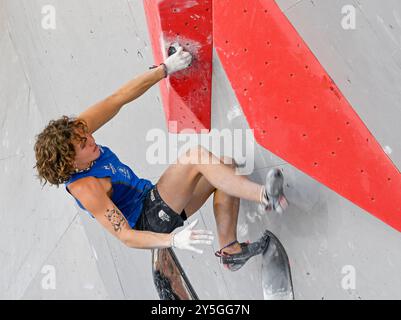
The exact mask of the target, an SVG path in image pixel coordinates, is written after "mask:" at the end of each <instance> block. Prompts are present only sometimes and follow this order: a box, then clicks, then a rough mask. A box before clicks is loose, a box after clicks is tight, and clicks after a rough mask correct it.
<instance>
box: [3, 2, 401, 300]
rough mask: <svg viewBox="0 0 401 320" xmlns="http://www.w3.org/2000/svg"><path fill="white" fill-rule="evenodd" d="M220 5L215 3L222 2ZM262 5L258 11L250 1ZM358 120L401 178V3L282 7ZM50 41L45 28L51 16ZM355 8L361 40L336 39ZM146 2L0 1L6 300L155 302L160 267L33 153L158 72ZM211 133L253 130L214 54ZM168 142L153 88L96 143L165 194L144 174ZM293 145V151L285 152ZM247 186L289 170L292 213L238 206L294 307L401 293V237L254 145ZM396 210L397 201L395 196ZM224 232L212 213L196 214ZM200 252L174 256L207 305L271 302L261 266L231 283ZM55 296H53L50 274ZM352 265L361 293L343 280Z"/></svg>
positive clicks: (346, 34)
mask: <svg viewBox="0 0 401 320" xmlns="http://www.w3.org/2000/svg"><path fill="white" fill-rule="evenodd" d="M217 1H218V0H217ZM255 1H256V0H255ZM277 2H278V4H279V5H280V7H281V8H282V10H283V11H284V12H285V14H286V15H287V17H288V18H289V19H290V21H291V23H292V24H293V25H294V27H295V28H296V29H297V31H298V32H299V33H300V34H301V36H302V37H303V39H304V40H305V42H306V43H307V44H308V46H309V47H310V49H311V50H312V52H313V53H314V54H315V56H316V57H317V58H318V59H319V61H320V63H321V64H322V65H323V67H324V68H325V69H326V70H327V72H328V73H329V75H330V76H331V77H332V78H333V80H334V81H335V83H336V84H337V86H338V87H339V88H340V90H341V91H342V93H343V94H344V95H345V96H346V98H347V99H348V100H349V102H350V103H351V105H352V106H353V107H354V109H355V110H356V112H357V113H358V114H359V116H360V117H361V119H362V120H363V121H364V122H365V124H366V125H367V127H368V128H369V129H370V131H371V132H372V133H373V135H374V136H375V137H376V139H377V140H378V141H379V143H380V144H381V145H382V147H383V148H385V150H386V152H387V153H388V155H389V157H390V158H391V159H392V161H393V162H394V164H395V165H396V166H397V167H398V168H400V167H401V146H400V145H399V143H397V142H398V139H397V138H398V133H400V130H399V126H398V122H399V121H398V119H399V118H400V116H401V111H400V102H401V90H400V89H401V73H400V68H401V52H400V50H401V3H400V2H399V1H397V0H387V1H377V0H313V1H309V0H301V1H297V0H280V1H277ZM47 4H50V5H53V6H54V8H55V9H56V14H57V20H56V21H57V27H56V29H55V30H45V29H43V28H42V26H41V20H42V18H43V14H42V13H41V10H42V7H43V6H44V5H47ZM347 4H351V5H353V6H354V7H355V8H356V29H355V30H344V29H343V28H342V27H341V20H342V18H343V14H342V13H341V8H342V7H343V6H344V5H347ZM149 39H150V37H149V34H148V30H147V26H146V20H145V13H144V10H143V6H142V1H139V0H127V1H123V0H118V1H117V0H115V1H108V0H96V1H95V0H85V1H77V0H70V1H62V0H47V1H42V0H0V57H1V59H0V111H1V113H0V138H1V145H0V172H1V174H2V175H3V179H1V181H2V182H1V183H0V198H1V200H2V206H1V208H0V218H1V221H2V223H1V224H0V239H1V241H0V265H1V267H2V273H1V276H0V298H2V299H31V298H34V299H59V298H62V299H120V298H122V299H157V298H158V296H157V293H156V290H155V289H154V286H153V282H152V275H151V256H150V252H148V251H145V250H142V251H141V250H134V249H129V248H126V247H124V246H123V245H122V244H121V243H119V242H118V241H117V240H116V239H114V238H113V237H112V236H111V235H109V234H108V233H107V232H106V231H104V230H103V229H102V227H101V226H100V225H99V224H97V223H96V221H95V220H93V219H91V218H89V217H88V216H87V215H86V214H85V213H83V212H81V211H79V210H78V209H77V207H76V206H75V203H74V200H73V199H72V198H71V197H70V196H69V195H68V194H67V193H66V192H65V191H64V189H63V188H62V187H60V188H59V189H57V188H55V187H48V186H45V187H44V188H43V189H42V188H41V187H40V185H39V181H38V180H37V179H36V178H35V171H34V170H33V168H32V167H33V165H34V154H33V143H34V136H35V134H38V133H39V132H40V131H41V130H42V128H43V127H44V126H45V125H46V124H47V123H48V121H49V120H51V119H54V118H57V117H59V116H61V115H63V114H66V115H74V114H75V115H76V114H78V113H79V112H81V111H82V110H83V109H84V108H86V107H88V106H89V105H91V104H93V103H94V102H96V101H97V100H100V99H102V98H104V97H106V96H107V95H109V94H111V93H112V92H113V91H114V90H115V89H117V88H118V87H119V86H120V85H122V84H123V83H124V82H126V81H128V80H130V79H131V78H133V77H134V76H135V75H137V74H139V73H141V72H143V71H145V70H147V68H148V66H150V65H152V64H153V59H152V52H151V47H150V42H149ZM213 64H214V70H213V93H212V128H217V129H223V128H229V129H231V130H233V129H236V128H245V129H246V128H248V124H247V123H246V121H245V119H244V117H243V116H241V107H240V106H239V103H238V101H237V100H236V97H235V95H234V93H233V91H232V88H231V86H230V84H229V82H228V80H227V77H226V75H225V72H224V70H223V68H222V66H221V64H220V61H219V59H218V57H217V55H216V54H214V59H213ZM154 128H160V129H162V130H164V131H166V123H165V117H164V114H163V108H162V105H161V99H160V93H159V88H158V87H157V86H155V87H153V88H151V89H150V90H149V91H148V92H147V93H146V94H145V95H143V96H142V97H140V98H139V99H138V100H136V101H134V102H132V103H130V104H129V105H127V106H126V107H125V108H124V109H123V110H122V111H121V112H120V114H119V115H118V116H117V117H116V118H114V119H113V120H112V121H111V122H109V123H108V124H107V125H106V126H104V127H103V128H102V129H100V130H99V131H98V132H96V133H95V138H96V140H97V143H99V144H102V145H106V146H109V147H110V148H111V149H112V150H113V151H114V152H115V153H116V154H117V155H118V156H119V157H120V159H121V160H122V161H123V162H125V163H126V164H128V165H130V166H131V168H132V169H133V170H134V171H135V172H136V173H137V175H138V176H141V177H146V178H148V179H150V180H152V181H153V182H156V181H157V179H158V177H160V175H161V174H162V172H163V170H164V169H165V168H166V166H167V165H165V164H163V165H162V164H160V165H159V164H157V165H149V164H148V163H147V161H146V149H147V147H148V146H149V144H150V142H149V141H146V134H147V132H149V130H151V129H154ZM288 143H291V141H288ZM254 161H255V163H254V164H255V169H254V171H253V172H252V174H251V175H250V178H251V179H253V180H254V181H257V182H263V181H264V176H265V174H266V172H267V171H268V170H269V168H271V167H279V168H281V169H283V172H284V174H285V176H286V181H287V183H286V193H287V195H288V198H289V200H290V202H291V207H290V208H289V210H288V212H286V213H285V214H284V215H281V216H280V215H277V214H274V213H272V214H269V215H261V214H259V213H257V211H256V205H254V204H252V203H249V202H246V201H243V202H242V203H241V212H240V217H239V224H238V234H239V240H241V241H243V240H248V239H249V240H255V239H257V238H258V237H259V236H260V234H261V233H262V232H263V230H264V229H266V228H268V229H269V230H271V231H272V232H274V233H275V234H276V235H277V236H278V237H279V238H280V240H281V241H282V243H283V245H284V246H285V248H286V250H287V253H288V256H289V259H290V262H291V267H292V274H293V281H294V292H295V297H296V298H297V299H376V298H377V299H383V298H389V299H392V298H397V299H400V298H401V295H400V293H399V290H398V288H399V287H400V286H401V277H400V276H399V269H400V267H401V257H400V255H399V248H400V247H401V236H400V234H399V233H398V232H396V231H395V230H394V229H392V228H390V227H389V226H387V225H386V224H384V223H383V222H381V221H379V220H378V219H376V218H374V217H373V216H371V215H370V214H367V213H366V212H365V211H363V210H362V209H360V208H358V207H357V206H355V205H353V204H352V203H350V202H349V201H347V200H345V199H344V198H342V197H340V196H338V195H337V194H336V193H334V192H333V191H331V190H329V189H328V188H326V187H325V186H323V185H321V184H320V183H318V182H316V181H314V180H313V179H311V178H310V177H308V176H306V175H305V174H303V173H302V172H300V171H299V170H297V168H294V167H292V166H291V165H289V164H287V163H286V162H285V161H283V160H282V159H280V158H277V157H276V156H274V155H273V154H271V153H270V152H269V151H267V150H264V149H263V148H261V147H259V146H257V145H255V159H254ZM389 201H391V195H389ZM197 215H198V217H200V218H201V223H200V224H199V225H200V227H207V228H209V229H211V230H213V231H216V228H215V222H214V218H213V212H212V205H211V201H208V203H207V204H206V205H205V206H204V207H203V208H202V209H201V210H200V213H199V214H197ZM218 249H219V248H218V244H217V241H215V243H214V245H213V247H211V248H205V253H204V254H203V255H202V256H199V255H196V254H191V253H188V252H177V255H178V257H179V258H180V261H181V263H182V264H183V266H184V267H185V269H186V270H187V275H188V277H189V278H190V280H191V282H192V284H193V286H194V288H195V290H196V291H197V293H198V295H199V297H200V298H201V299H207V298H208V299H217V298H221V299H262V298H263V294H262V289H261V284H260V278H261V276H260V262H261V260H260V257H256V258H255V259H253V260H251V261H249V262H248V263H247V264H246V265H245V266H244V267H243V268H242V269H241V270H240V271H239V272H237V273H229V272H227V271H225V270H224V269H223V268H222V267H221V266H220V265H219V264H218V261H217V259H216V258H215V257H214V255H213V251H214V250H218ZM49 266H50V267H52V268H54V270H55V272H56V288H55V289H44V288H45V287H46V286H44V279H45V278H46V275H47V274H48V271H47V270H48V268H49ZM346 266H352V267H353V268H354V270H355V275H356V283H355V284H356V287H355V289H344V288H343V286H342V282H343V279H344V277H345V276H347V274H345V273H342V272H343V271H346V270H349V269H347V267H346Z"/></svg>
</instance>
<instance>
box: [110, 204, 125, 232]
mask: <svg viewBox="0 0 401 320" xmlns="http://www.w3.org/2000/svg"><path fill="white" fill-rule="evenodd" d="M105 217H106V218H107V219H108V220H109V221H110V222H111V225H112V226H113V228H114V231H115V232H119V231H121V229H122V227H123V226H124V225H125V223H126V221H125V219H124V216H123V214H122V213H121V212H120V211H119V210H118V209H116V208H113V209H111V210H110V209H107V211H106V214H105Z"/></svg>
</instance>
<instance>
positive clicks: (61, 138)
mask: <svg viewBox="0 0 401 320" xmlns="http://www.w3.org/2000/svg"><path fill="white" fill-rule="evenodd" d="M80 132H83V133H87V132H88V126H87V124H86V122H85V121H84V120H82V119H78V118H76V117H68V116H62V117H61V118H60V119H58V120H51V121H50V122H49V124H48V125H47V126H46V127H45V129H44V130H43V131H42V132H41V133H40V134H38V135H36V142H35V146H34V151H35V157H36V165H35V166H34V167H33V168H36V169H37V172H38V175H37V177H38V178H39V180H40V182H41V183H43V182H44V183H43V185H42V186H45V185H46V183H47V182H48V183H50V184H51V185H56V186H57V187H59V185H60V184H62V183H64V182H66V181H68V180H69V179H70V177H71V175H72V173H73V172H74V166H73V162H74V158H75V155H76V152H75V148H74V144H73V143H74V142H82V141H84V140H86V138H85V137H83V136H81V135H80Z"/></svg>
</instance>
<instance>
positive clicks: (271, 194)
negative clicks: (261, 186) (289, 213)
mask: <svg viewBox="0 0 401 320" xmlns="http://www.w3.org/2000/svg"><path fill="white" fill-rule="evenodd" d="M262 205H263V206H264V209H265V210H269V211H270V210H274V211H276V212H278V213H283V212H284V210H285V209H287V207H288V205H289V203H288V200H287V198H286V197H285V195H284V176H283V173H282V172H281V171H280V170H279V169H276V168H275V169H271V170H270V171H269V172H268V173H267V175H266V184H265V194H264V195H263V199H262Z"/></svg>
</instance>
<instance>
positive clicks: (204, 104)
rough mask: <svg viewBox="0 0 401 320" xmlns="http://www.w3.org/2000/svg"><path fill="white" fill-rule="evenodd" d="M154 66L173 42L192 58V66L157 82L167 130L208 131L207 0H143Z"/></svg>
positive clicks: (209, 18)
mask: <svg viewBox="0 0 401 320" xmlns="http://www.w3.org/2000/svg"><path fill="white" fill-rule="evenodd" d="M144 7H145V12H146V17H147V22H148V28H149V31H150V35H151V40H152V47H153V53H154V58H155V64H157V65H158V64H160V63H161V62H163V61H164V60H165V59H166V58H167V51H168V48H169V46H170V45H171V44H172V43H173V42H178V43H179V44H180V45H181V46H182V47H184V50H186V51H188V52H190V53H191V54H192V56H193V62H192V66H191V67H190V68H188V69H186V70H184V71H180V72H178V73H175V74H173V75H172V76H170V77H169V78H168V79H167V80H166V81H162V82H160V89H161V94H162V99H163V106H164V111H165V114H166V118H167V121H168V130H169V132H172V133H179V132H182V131H183V130H185V129H192V130H195V131H196V132H200V130H201V129H207V130H210V110H211V107H210V105H211V92H212V90H211V86H212V57H213V55H212V48H213V41H212V34H213V32H212V4H211V1H209V0H197V1H192V0H191V1H188V0H144Z"/></svg>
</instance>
